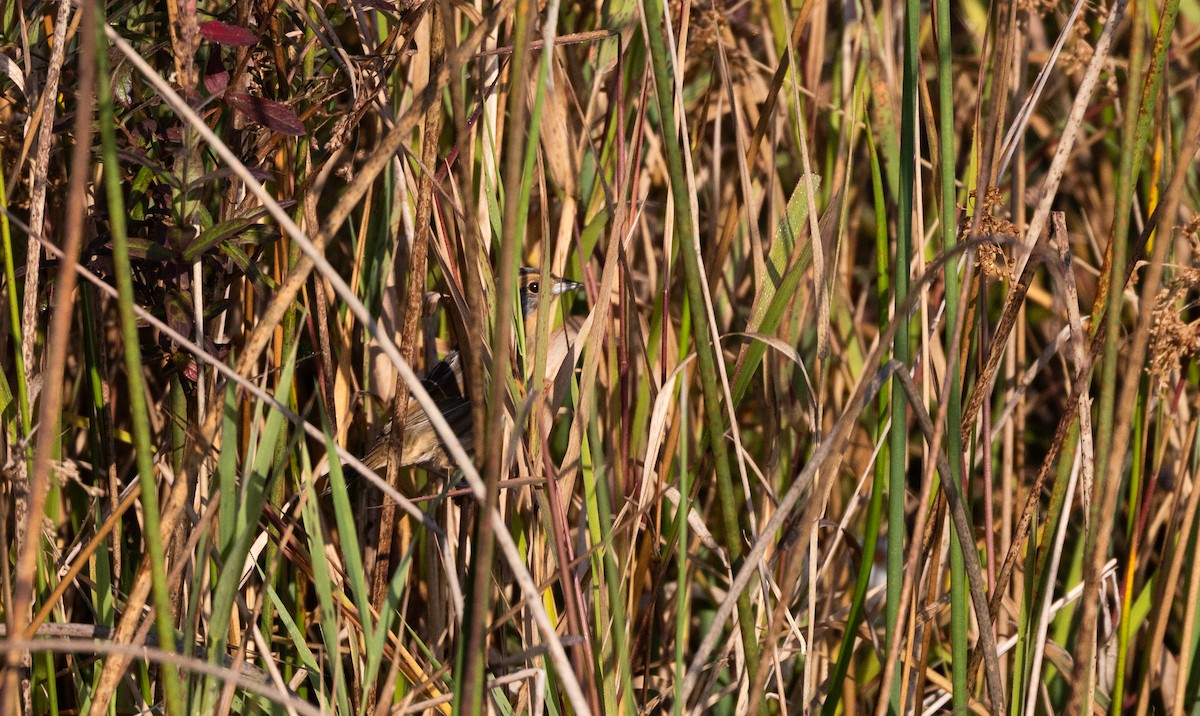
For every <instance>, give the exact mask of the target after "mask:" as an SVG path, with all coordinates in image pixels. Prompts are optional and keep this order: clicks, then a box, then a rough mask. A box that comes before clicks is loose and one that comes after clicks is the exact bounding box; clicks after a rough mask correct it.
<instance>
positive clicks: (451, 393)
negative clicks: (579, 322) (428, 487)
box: [363, 266, 583, 474]
mask: <svg viewBox="0 0 1200 716" xmlns="http://www.w3.org/2000/svg"><path fill="white" fill-rule="evenodd" d="M517 282H518V285H517V292H518V300H519V302H520V303H519V305H520V307H521V319H522V321H523V322H524V324H525V329H526V331H530V332H531V331H533V329H534V326H536V325H537V323H536V321H535V320H534V317H535V316H536V315H537V311H538V308H539V307H540V306H541V305H542V304H543V303H546V304H549V302H550V300H551V299H553V298H555V297H557V296H561V295H563V294H564V293H569V292H571V291H576V290H579V289H580V288H582V287H583V284H581V283H578V282H576V281H570V280H567V279H564V278H559V277H558V276H553V275H551V276H550V281H549V283H548V285H543V284H542V283H541V271H540V270H539V269H536V268H531V267H529V266H525V267H522V268H521V270H520V272H519V274H518V276H517ZM526 335H527V336H528V334H526ZM421 385H422V386H423V387H424V388H425V390H426V391H427V392H428V393H429V397H431V398H433V402H434V403H435V404H436V405H437V407H438V410H440V411H441V413H442V416H443V417H444V418H445V419H446V422H447V423H449V424H450V427H451V429H452V430H454V433H455V435H457V436H458V439H459V442H461V443H462V446H463V448H464V449H465V450H466V451H467V453H468V454H469V453H471V452H472V450H473V448H474V444H475V436H474V434H473V433H474V424H473V421H472V418H471V399H470V397H469V396H468V395H467V390H466V382H465V379H464V377H463V367H462V356H461V355H460V354H459V352H458V350H452V351H450V352H449V353H447V354H446V356H445V357H444V358H442V359H441V360H440V361H438V362H437V363H436V364H435V365H434V366H433V367H432V368H430V369H429V371H428V373H427V374H426V375H425V378H424V379H423V380H422V381H421ZM394 424H395V421H394V420H389V421H388V422H387V424H386V425H384V426H383V432H382V433H381V434H380V436H379V438H378V439H377V440H376V441H375V443H374V445H372V446H371V449H370V451H368V452H367V455H366V457H364V458H363V464H364V465H366V466H367V467H369V468H371V469H372V470H374V471H376V472H381V471H382V470H384V469H385V468H386V467H387V457H388V442H389V439H390V437H391V434H392V426H393V425H394ZM400 464H401V466H417V467H423V468H427V469H431V470H436V471H439V472H444V473H447V474H449V473H451V472H453V471H454V470H455V469H456V467H455V464H454V463H453V462H452V461H451V459H450V455H449V453H448V452H447V450H446V447H445V444H444V443H443V442H442V440H441V438H439V437H438V435H437V432H436V431H435V430H434V428H433V423H431V422H430V420H429V416H428V415H426V414H425V411H424V409H422V408H421V406H420V405H419V404H418V403H417V401H415V400H410V401H409V409H408V412H406V413H405V414H404V448H403V451H402V453H401V456H400Z"/></svg>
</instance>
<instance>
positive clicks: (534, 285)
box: [528, 281, 538, 294]
mask: <svg viewBox="0 0 1200 716" xmlns="http://www.w3.org/2000/svg"><path fill="white" fill-rule="evenodd" d="M528 289H529V292H530V293H533V294H536V293H537V292H538V282H537V281H530V282H529V286H528Z"/></svg>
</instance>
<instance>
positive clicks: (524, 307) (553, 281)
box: [517, 266, 583, 325]
mask: <svg viewBox="0 0 1200 716" xmlns="http://www.w3.org/2000/svg"><path fill="white" fill-rule="evenodd" d="M517 282H518V289H519V291H520V296H521V318H523V319H524V320H525V324H526V325H532V323H533V322H532V320H531V319H532V318H533V316H534V314H535V313H537V309H538V306H539V305H540V303H541V301H542V300H543V299H546V300H549V299H551V298H553V297H554V296H561V295H562V294H564V293H567V292H568V291H575V290H577V289H580V288H583V284H581V283H579V282H577V281H568V280H567V279H565V278H559V277H558V276H555V275H553V274H551V275H550V280H549V281H547V282H546V284H545V285H543V284H542V275H541V269H536V268H531V267H529V266H526V267H524V268H522V269H521V274H520V276H519V277H518V279H517Z"/></svg>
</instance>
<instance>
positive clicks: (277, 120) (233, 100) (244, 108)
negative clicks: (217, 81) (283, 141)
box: [225, 92, 305, 137]
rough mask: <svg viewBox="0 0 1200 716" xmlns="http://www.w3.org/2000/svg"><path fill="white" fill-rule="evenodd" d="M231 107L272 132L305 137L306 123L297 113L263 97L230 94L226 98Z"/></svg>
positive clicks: (243, 93) (242, 93)
mask: <svg viewBox="0 0 1200 716" xmlns="http://www.w3.org/2000/svg"><path fill="white" fill-rule="evenodd" d="M225 101H226V102H228V103H229V106H231V107H233V108H234V109H236V110H237V111H239V112H241V113H242V114H244V115H246V116H247V117H249V118H250V120H251V121H253V122H255V123H257V124H261V125H262V126H264V127H266V128H267V129H269V130H271V131H272V132H278V133H280V134H286V135H287V136H289V137H302V136H304V134H305V132H304V122H301V121H300V118H299V117H298V116H296V113H295V112H293V111H292V110H290V109H288V107H287V105H285V104H280V103H279V102H275V101H273V100H269V99H263V98H262V97H251V96H250V95H248V94H246V93H245V92H230V93H229V94H228V95H226V96H225Z"/></svg>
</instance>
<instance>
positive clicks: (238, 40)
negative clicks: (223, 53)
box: [200, 20, 258, 47]
mask: <svg viewBox="0 0 1200 716" xmlns="http://www.w3.org/2000/svg"><path fill="white" fill-rule="evenodd" d="M200 34H201V35H203V36H204V39H206V40H208V41H209V42H215V43H217V44H218V45H231V46H233V47H250V46H251V45H257V44H258V36H257V35H255V34H254V31H253V30H250V29H249V28H245V27H238V26H237V25H228V24H226V23H223V22H221V21H220V20H209V21H208V22H202V23H200Z"/></svg>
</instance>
